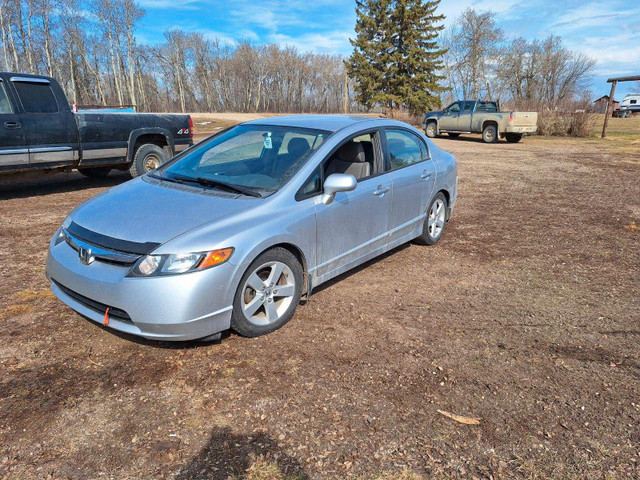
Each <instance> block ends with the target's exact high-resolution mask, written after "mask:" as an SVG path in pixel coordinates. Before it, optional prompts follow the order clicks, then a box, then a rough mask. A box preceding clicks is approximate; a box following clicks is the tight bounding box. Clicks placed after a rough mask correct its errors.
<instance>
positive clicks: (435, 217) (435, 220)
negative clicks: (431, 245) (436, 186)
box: [427, 198, 446, 239]
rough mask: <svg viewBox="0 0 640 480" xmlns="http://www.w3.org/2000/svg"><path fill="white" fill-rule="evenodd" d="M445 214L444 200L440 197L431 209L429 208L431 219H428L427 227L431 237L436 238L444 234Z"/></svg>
mask: <svg viewBox="0 0 640 480" xmlns="http://www.w3.org/2000/svg"><path fill="white" fill-rule="evenodd" d="M445 215H446V212H445V208H444V202H443V201H442V200H440V199H439V198H438V199H436V201H435V202H433V205H431V209H430V210H429V220H428V221H427V228H428V231H429V236H430V237H431V238H433V239H436V238H439V237H440V235H442V229H443V228H444V221H445Z"/></svg>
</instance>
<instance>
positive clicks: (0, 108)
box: [0, 82, 13, 114]
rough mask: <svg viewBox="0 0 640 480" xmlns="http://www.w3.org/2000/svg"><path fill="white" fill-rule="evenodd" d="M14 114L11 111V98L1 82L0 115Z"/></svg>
mask: <svg viewBox="0 0 640 480" xmlns="http://www.w3.org/2000/svg"><path fill="white" fill-rule="evenodd" d="M2 113H13V112H12V110H11V104H10V103H9V97H7V92H6V91H5V89H4V85H3V84H2V82H0V114H2Z"/></svg>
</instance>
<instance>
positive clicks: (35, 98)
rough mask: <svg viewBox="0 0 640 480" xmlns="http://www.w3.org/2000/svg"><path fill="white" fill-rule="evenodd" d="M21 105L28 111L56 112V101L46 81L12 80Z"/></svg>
mask: <svg viewBox="0 0 640 480" xmlns="http://www.w3.org/2000/svg"><path fill="white" fill-rule="evenodd" d="M13 85H14V86H15V87H16V91H17V92H18V96H19V97H20V101H21V102H22V106H23V107H24V110H25V112H28V113H56V112H57V111H58V102H56V97H55V96H54V95H53V90H51V87H50V86H49V84H46V83H31V82H14V84H13Z"/></svg>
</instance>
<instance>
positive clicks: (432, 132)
mask: <svg viewBox="0 0 640 480" xmlns="http://www.w3.org/2000/svg"><path fill="white" fill-rule="evenodd" d="M424 133H425V134H426V135H427V137H429V138H436V137H437V136H438V126H437V125H436V122H429V123H427V126H426V127H425V129H424Z"/></svg>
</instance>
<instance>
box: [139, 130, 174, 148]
mask: <svg viewBox="0 0 640 480" xmlns="http://www.w3.org/2000/svg"><path fill="white" fill-rule="evenodd" d="M145 143H152V144H154V145H157V146H159V147H160V148H164V147H166V146H167V145H168V143H167V139H166V137H165V136H164V135H162V134H160V133H146V134H144V135H140V136H139V137H138V138H136V143H135V145H134V151H135V150H138V148H140V145H144V144H145Z"/></svg>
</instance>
